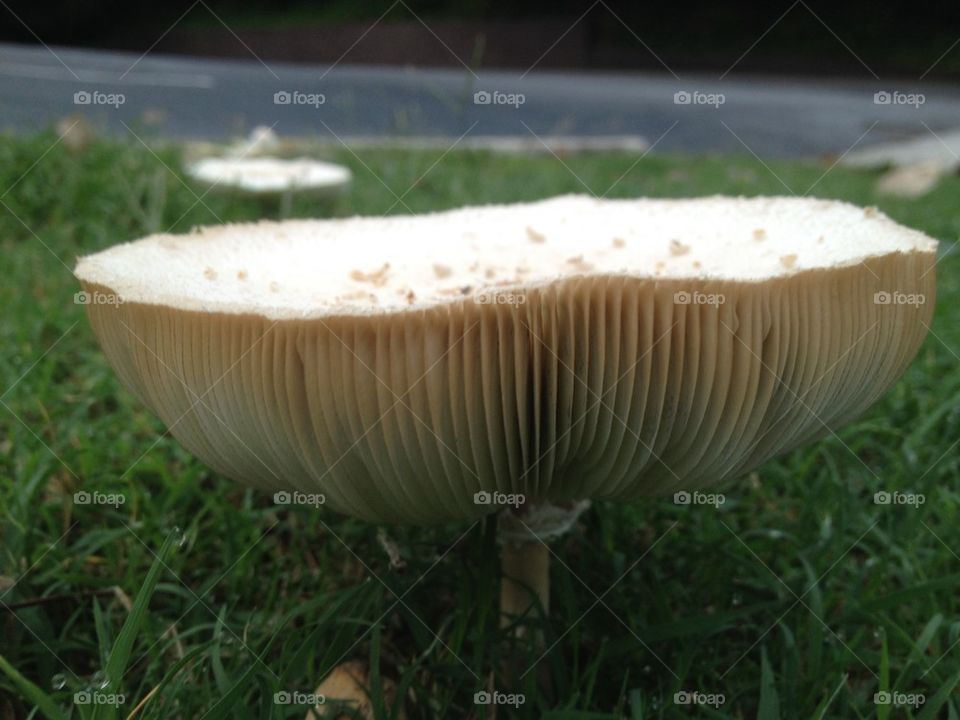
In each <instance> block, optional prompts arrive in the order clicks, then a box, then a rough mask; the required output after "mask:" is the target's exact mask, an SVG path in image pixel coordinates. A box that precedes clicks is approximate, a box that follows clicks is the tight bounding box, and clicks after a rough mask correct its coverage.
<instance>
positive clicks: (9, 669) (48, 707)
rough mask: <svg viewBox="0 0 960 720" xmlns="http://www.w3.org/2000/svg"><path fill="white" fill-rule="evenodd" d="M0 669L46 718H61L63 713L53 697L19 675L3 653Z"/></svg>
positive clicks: (51, 719)
mask: <svg viewBox="0 0 960 720" xmlns="http://www.w3.org/2000/svg"><path fill="white" fill-rule="evenodd" d="M0 670H2V671H3V673H4V674H5V675H6V676H7V677H8V678H10V679H11V680H12V681H13V684H14V685H16V686H17V688H19V690H20V692H22V693H23V695H24V697H26V698H27V699H28V700H30V702H32V703H33V704H34V705H36V706H37V709H39V710H40V712H42V713H43V715H44V717H46V718H47V719H48V720H63V717H64V715H63V713H61V712H60V708H59V707H57V704H56V703H55V702H54V701H53V698H51V697H50V696H49V695H47V694H46V693H45V692H44V691H43V690H41V689H40V688H39V687H37V686H36V685H34V684H33V683H32V682H30V681H29V680H27V678H25V677H24V676H23V675H21V674H20V671H19V670H17V669H16V668H15V667H14V666H13V665H11V664H10V663H9V662H8V661H7V659H6V658H5V657H4V656H3V655H0Z"/></svg>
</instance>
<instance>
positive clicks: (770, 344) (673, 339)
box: [76, 196, 937, 522]
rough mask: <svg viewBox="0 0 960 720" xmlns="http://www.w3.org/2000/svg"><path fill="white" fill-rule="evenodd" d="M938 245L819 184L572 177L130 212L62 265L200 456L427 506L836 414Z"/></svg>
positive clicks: (663, 475)
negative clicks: (279, 207) (522, 195)
mask: <svg viewBox="0 0 960 720" xmlns="http://www.w3.org/2000/svg"><path fill="white" fill-rule="evenodd" d="M936 248H937V245H936V242H935V241H934V240H932V239H931V238H929V237H927V236H926V235H924V234H922V233H920V232H917V231H914V230H910V229H908V228H905V227H903V226H901V225H898V224H897V223H895V222H893V221H892V220H890V219H889V218H887V217H886V216H884V215H883V214H881V213H879V212H877V211H876V210H873V209H862V208H857V207H855V206H852V205H848V204H846V203H841V202H835V201H824V200H813V199H798V198H755V199H744V198H722V197H714V198H706V199H697V200H652V199H640V200H596V199H592V198H587V197H582V196H567V197H560V198H554V199H551V200H546V201H542V202H537V203H530V204H516V205H500V206H485V207H476V208H463V209H460V210H454V211H449V212H442V213H435V214H429V215H417V216H402V217H389V218H350V219H342V220H319V221H286V222H281V223H275V222H261V223H256V224H244V225H225V226H219V227H212V228H202V229H199V230H198V231H196V232H194V233H193V234H190V235H153V236H150V237H147V238H145V239H143V240H139V241H136V242H133V243H127V244H124V245H118V246H115V247H113V248H110V249H108V250H105V251H103V252H100V253H97V254H95V255H91V256H88V257H84V258H81V260H80V261H79V263H78V265H77V268H76V275H77V277H78V278H79V279H80V281H81V284H82V286H83V288H84V290H85V291H86V293H87V295H88V304H87V310H88V314H89V317H90V321H91V324H92V326H93V329H94V332H95V333H96V335H97V337H98V339H99V341H100V343H101V345H102V346H103V348H104V351H105V352H106V354H107V356H108V358H109V359H110V362H111V363H112V365H113V367H114V368H115V369H116V371H117V373H118V375H119V376H120V378H121V380H122V381H123V383H124V384H125V385H126V386H127V387H128V388H130V389H131V390H132V391H133V392H134V393H135V394H136V395H137V396H138V397H139V398H140V399H141V400H142V401H143V402H144V403H145V404H146V405H148V406H149V407H150V408H151V409H153V411H154V412H156V414H157V415H158V416H159V417H160V418H161V420H162V421H163V422H164V423H165V424H166V425H167V426H168V427H169V428H170V431H171V433H172V434H173V435H174V436H175V437H177V438H178V439H179V440H180V442H181V443H182V444H183V445H184V446H185V447H187V448H188V449H189V450H190V451H192V452H193V453H195V454H196V455H198V456H199V457H200V458H201V459H203V460H204V461H205V462H206V463H207V464H209V465H210V466H211V467H213V468H215V469H217V470H218V471H220V472H222V473H224V474H225V475H228V476H230V477H232V478H235V479H237V480H239V481H242V482H245V483H248V484H250V485H254V486H257V487H262V488H265V489H271V490H274V491H296V492H301V493H306V494H313V495H319V494H322V496H323V497H324V498H325V501H326V504H327V505H329V506H330V507H332V508H333V509H335V510H338V511H342V512H345V513H348V514H352V515H355V516H358V517H361V518H365V519H369V520H373V521H378V522H429V521H441V520H447V519H454V518H472V517H476V516H479V515H481V514H483V513H485V512H489V511H492V510H495V509H497V503H498V502H500V501H501V500H498V498H505V501H506V502H510V501H511V498H512V499H513V500H516V498H517V497H520V499H521V500H522V499H525V500H526V501H528V502H529V501H539V502H547V501H549V502H565V501H569V500H575V499H583V498H592V499H604V498H618V499H625V500H629V499H634V498H638V497H641V496H655V495H662V494H669V493H672V492H675V491H677V490H695V489H701V488H706V487H709V486H712V485H714V484H716V483H719V482H721V481H723V480H725V479H728V478H733V477H736V476H738V475H740V474H743V473H745V472H747V471H749V470H750V469H751V468H753V467H756V466H757V465H759V464H760V463H762V462H764V461H765V460H767V459H768V458H770V457H772V456H774V455H776V454H777V453H780V452H783V451H785V450H788V449H791V448H794V447H796V446H798V445H800V444H802V443H804V442H806V441H809V440H811V439H813V438H815V437H818V436H821V435H824V434H826V433H828V432H829V431H831V430H833V429H835V428H837V427H839V426H841V425H842V424H844V423H845V422H847V421H849V420H850V419H852V418H853V417H855V416H856V415H858V414H859V413H861V412H862V411H863V410H865V409H866V408H867V407H868V406H870V405H871V404H872V403H873V402H874V401H875V400H877V399H878V398H879V397H880V396H881V395H882V394H883V393H884V392H885V391H886V389H887V388H888V387H889V386H890V385H891V384H892V383H893V382H894V381H895V380H896V379H897V377H899V376H900V374H901V373H902V372H903V371H904V369H905V368H906V367H907V365H908V364H909V362H910V361H911V359H912V358H913V356H914V355H915V354H916V352H917V349H918V348H919V346H920V344H921V342H922V341H923V339H924V337H925V335H926V332H927V326H928V324H929V322H930V320H931V317H932V314H933V306H934V296H935V279H934V265H935V262H936ZM294 497H295V496H294Z"/></svg>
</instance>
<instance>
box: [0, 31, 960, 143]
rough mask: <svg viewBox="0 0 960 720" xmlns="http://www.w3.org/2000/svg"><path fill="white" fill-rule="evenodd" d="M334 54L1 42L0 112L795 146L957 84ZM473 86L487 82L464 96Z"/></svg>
mask: <svg viewBox="0 0 960 720" xmlns="http://www.w3.org/2000/svg"><path fill="white" fill-rule="evenodd" d="M348 59H349V55H348V56H347V58H345V60H344V62H342V63H340V64H337V65H335V66H333V67H330V66H322V67H321V66H317V67H314V66H304V65H288V64H282V63H272V62H268V63H263V62H260V61H259V60H257V59H255V58H253V57H252V56H251V59H250V60H249V61H236V60H205V59H194V58H184V57H171V56H161V55H155V54H153V53H148V54H146V55H145V56H142V57H141V56H138V55H136V54H128V53H114V52H92V51H87V50H76V49H67V48H59V47H53V48H45V47H42V46H23V45H0V128H3V129H11V130H14V131H20V132H22V131H33V130H37V129H39V128H44V127H48V126H51V125H53V124H54V123H56V122H57V121H58V120H59V119H61V118H63V117H65V116H68V115H71V114H74V113H82V114H84V115H86V116H88V117H89V118H90V120H91V121H92V122H93V123H94V125H95V126H97V127H101V128H104V129H105V131H106V132H109V133H112V134H117V135H122V134H125V133H129V132H130V131H131V130H133V131H135V132H137V133H138V134H140V133H141V132H146V133H152V134H153V135H154V136H155V135H160V136H163V137H171V138H189V139H224V138H227V137H235V136H237V135H239V134H243V133H246V132H248V131H249V130H250V129H251V128H253V127H254V126H257V125H266V126H271V127H273V129H274V130H275V132H277V133H278V134H279V135H281V136H288V135H292V136H308V137H316V138H322V139H327V140H330V141H334V142H339V139H342V140H344V141H349V140H350V138H359V137H364V138H370V137H378V138H384V139H386V140H399V139H403V138H424V137H426V138H433V140H434V141H437V142H440V143H441V144H442V143H443V142H445V141H446V139H449V141H450V142H451V143H452V142H453V140H456V139H457V138H460V137H461V136H463V137H464V138H465V139H468V140H473V141H474V143H476V142H480V143H481V144H482V142H485V139H487V138H504V139H506V138H514V139H516V138H520V139H522V140H523V141H524V142H530V143H533V144H536V143H538V142H539V138H543V137H547V136H564V137H574V138H590V139H593V140H595V139H597V138H600V139H601V140H602V139H603V138H606V139H608V140H609V141H610V142H612V143H613V144H617V142H619V140H618V139H620V138H623V139H624V142H625V143H626V142H627V141H626V139H627V138H642V139H644V140H645V141H646V142H647V143H648V144H650V145H653V146H654V151H655V152H693V153H701V152H714V151H715V152H739V153H753V154H756V155H757V156H760V157H806V156H830V155H837V156H839V155H842V154H844V153H846V152H847V151H848V150H850V149H851V148H854V147H856V148H863V147H866V146H869V145H870V144H873V143H880V142H885V141H890V140H893V139H898V138H906V137H912V136H920V135H924V134H927V135H928V136H932V134H934V133H939V132H941V131H947V130H949V129H951V128H954V127H956V126H957V125H960V87H956V86H947V85H937V84H932V83H912V82H905V81H886V82H885V81H883V80H880V81H878V80H876V79H874V78H873V77H872V76H870V75H869V74H868V73H866V72H864V75H865V78H864V79H863V80H843V81H840V80H835V81H830V80H803V79H777V78H757V77H743V76H739V75H737V73H736V71H735V70H734V71H733V72H731V73H730V74H728V75H727V76H726V77H724V78H723V79H722V80H720V79H718V78H717V77H715V76H714V77H710V76H707V75H686V74H685V75H682V76H681V77H679V78H675V77H673V76H672V75H670V74H669V73H667V72H664V73H662V74H652V73H630V74H612V73H555V72H540V71H538V70H536V69H534V70H533V71H532V72H530V73H529V74H526V75H522V73H520V72H519V71H517V72H514V71H489V70H483V71H480V72H478V73H476V74H474V73H472V72H471V71H470V70H468V69H466V68H464V69H462V70H430V69H420V68H403V67H371V66H363V67H361V66H351V65H349V64H348V63H347V62H346V60H348ZM477 92H487V93H489V95H488V96H485V95H481V96H478V99H477V100H478V101H475V93H477ZM878 92H886V93H888V95H887V96H886V97H887V98H889V99H890V102H889V103H886V104H884V103H883V102H882V101H883V99H884V97H885V96H882V95H881V96H880V101H881V102H879V103H878V102H876V101H875V93H878ZM78 93H79V94H78ZM84 93H86V94H84ZM277 93H281V94H280V95H277ZM283 93H286V94H283ZM495 93H499V94H498V95H495ZM677 93H681V95H679V96H677ZM682 93H686V95H683V94H682ZM486 99H489V101H490V102H489V103H486V104H484V103H483V100H486ZM677 99H679V100H680V102H677ZM685 99H687V100H689V102H687V103H683V102H682V101H683V100H685ZM121 100H122V102H121ZM285 100H288V101H289V102H284V101H285ZM521 100H522V102H521ZM921 100H922V102H921ZM85 101H87V102H85Z"/></svg>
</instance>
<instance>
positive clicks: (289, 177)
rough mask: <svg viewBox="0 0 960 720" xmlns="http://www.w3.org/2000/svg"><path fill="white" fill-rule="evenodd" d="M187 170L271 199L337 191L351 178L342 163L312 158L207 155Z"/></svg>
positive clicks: (214, 183) (200, 177)
mask: <svg viewBox="0 0 960 720" xmlns="http://www.w3.org/2000/svg"><path fill="white" fill-rule="evenodd" d="M186 172H187V175H189V176H190V177H191V178H193V179H194V180H195V181H196V182H199V183H203V184H207V185H209V186H210V187H211V188H214V189H218V190H221V191H227V192H234V193H241V194H247V195H256V196H260V197H268V198H286V197H289V195H290V193H292V192H308V193H313V194H315V195H322V196H323V195H329V194H334V193H336V192H339V191H341V190H343V189H344V188H346V187H347V186H348V185H349V184H350V180H351V177H352V176H351V173H350V170H348V169H347V168H345V167H343V166H342V165H336V164H334V163H327V162H321V161H319V160H311V159H309V158H298V159H296V160H282V159H280V158H274V157H252V158H250V157H248V158H236V157H208V158H203V159H201V160H197V161H196V162H194V163H191V164H190V165H188V166H187V167H186Z"/></svg>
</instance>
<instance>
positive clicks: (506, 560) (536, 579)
mask: <svg viewBox="0 0 960 720" xmlns="http://www.w3.org/2000/svg"><path fill="white" fill-rule="evenodd" d="M589 506H590V501H589V500H580V501H576V502H571V503H565V504H562V505H553V504H551V503H526V504H525V505H523V506H522V507H518V508H516V509H506V510H503V511H502V512H501V513H500V516H499V517H498V518H497V541H498V542H499V544H500V546H501V549H500V569H501V572H502V576H501V579H500V626H501V627H507V626H509V625H510V624H511V623H513V622H515V621H516V620H517V618H519V617H524V616H530V614H531V611H533V610H536V608H537V606H538V605H539V607H540V608H541V609H542V611H543V616H544V617H546V615H547V614H548V613H549V610H550V548H549V547H547V542H548V541H550V540H552V539H554V538H557V537H560V536H561V535H563V534H565V533H566V532H567V531H569V530H570V528H571V527H573V524H574V523H575V522H576V520H577V518H578V517H579V516H580V513H582V512H583V511H584V510H586V509H587V508H588V507H589ZM524 634H525V633H524V628H522V627H518V628H517V631H516V636H517V637H523V635H524Z"/></svg>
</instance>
